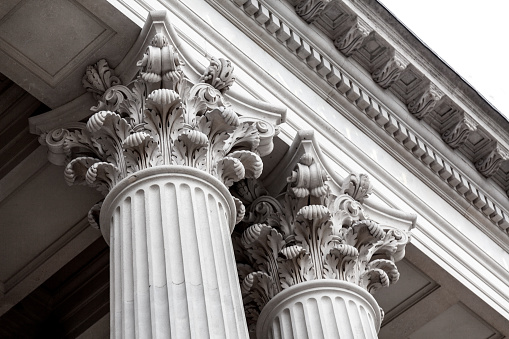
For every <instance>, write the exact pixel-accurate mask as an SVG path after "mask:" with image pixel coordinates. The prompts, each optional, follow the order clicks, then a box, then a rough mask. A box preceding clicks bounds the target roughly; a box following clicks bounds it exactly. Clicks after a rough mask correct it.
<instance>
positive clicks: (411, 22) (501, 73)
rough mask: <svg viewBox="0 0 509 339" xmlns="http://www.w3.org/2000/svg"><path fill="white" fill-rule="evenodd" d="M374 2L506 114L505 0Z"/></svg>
mask: <svg viewBox="0 0 509 339" xmlns="http://www.w3.org/2000/svg"><path fill="white" fill-rule="evenodd" d="M378 1H379V2H381V3H382V4H384V6H385V7H386V8H387V9H389V11H391V12H392V13H393V14H394V15H395V16H396V17H397V18H398V19H399V20H400V21H401V22H402V23H403V24H404V25H405V26H406V27H407V28H409V29H410V30H411V31H412V32H413V33H414V34H415V35H417V37H419V39H421V41H423V42H424V43H425V44H426V45H427V46H428V47H429V48H431V49H432V50H433V51H434V52H435V53H436V54H437V55H438V56H440V58H442V60H444V61H445V62H446V63H447V64H448V65H449V66H451V68H452V69H453V70H455V71H456V73H458V74H459V75H461V76H462V77H463V78H464V79H465V80H466V81H467V82H468V83H470V85H472V87H474V88H475V89H476V90H477V91H478V92H480V93H481V95H482V96H484V98H486V99H487V100H488V101H489V102H491V104H492V105H493V106H495V107H496V108H497V109H498V110H499V111H500V112H501V113H503V114H504V115H505V116H506V117H509V53H508V52H509V1H507V0H484V1H476V0H425V1H411V0H410V1H409V0H378Z"/></svg>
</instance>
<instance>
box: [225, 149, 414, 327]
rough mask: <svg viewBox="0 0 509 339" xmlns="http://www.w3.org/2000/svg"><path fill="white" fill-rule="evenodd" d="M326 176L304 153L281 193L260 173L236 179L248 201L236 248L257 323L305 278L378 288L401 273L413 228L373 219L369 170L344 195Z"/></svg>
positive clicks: (237, 190) (347, 183) (351, 180)
mask: <svg viewBox="0 0 509 339" xmlns="http://www.w3.org/2000/svg"><path fill="white" fill-rule="evenodd" d="M327 180H329V177H328V175H327V173H326V172H325V171H324V170H323V169H322V168H321V166H320V165H319V163H318V162H317V161H315V159H314V157H313V156H312V155H311V154H309V153H304V154H303V155H302V156H301V157H300V160H299V161H298V163H297V164H296V166H295V169H294V170H293V171H292V173H291V175H290V177H288V185H287V188H286V191H285V192H284V193H283V194H281V195H279V196H278V197H277V198H274V197H271V196H268V195H267V191H266V190H265V189H263V187H261V184H260V183H259V182H257V181H254V180H248V181H242V182H239V183H237V184H235V185H234V186H232V190H233V192H234V195H236V196H237V197H238V198H239V199H240V200H242V201H243V202H244V204H245V205H246V206H247V209H246V216H245V218H244V220H243V222H242V223H241V224H239V225H238V226H237V227H238V232H237V233H234V248H235V250H236V256H237V262H238V270H239V277H240V280H241V290H242V293H243V298H244V304H245V308H246V314H247V317H248V323H250V324H251V325H252V326H254V324H256V320H257V318H258V315H259V313H260V312H261V310H262V309H263V307H264V306H265V304H267V302H268V301H269V300H271V299H272V298H273V297H274V296H275V295H277V294H278V293H279V292H281V291H282V290H284V289H286V288H289V287H291V286H294V285H296V284H299V283H301V282H305V281H310V280H318V279H338V280H343V281H348V282H351V283H354V284H356V285H358V286H360V287H362V288H364V289H366V290H367V291H368V292H370V293H374V292H375V291H376V290H378V289H379V288H381V287H384V286H389V285H390V284H391V283H394V282H396V281H397V280H398V278H399V272H398V269H397V267H396V265H395V261H397V260H400V259H401V258H402V257H403V255H404V248H405V245H406V244H407V242H408V241H409V233H408V232H407V231H402V230H399V229H397V228H393V227H390V226H383V227H382V226H381V225H380V224H378V223H377V222H376V221H374V220H371V219H369V216H368V214H367V212H366V211H365V209H364V207H363V201H364V199H365V198H366V197H368V196H369V194H371V191H372V186H371V184H370V182H369V179H368V177H367V176H366V175H364V174H361V175H351V176H350V177H348V178H345V180H344V181H343V185H342V187H341V188H340V190H339V194H334V193H333V192H332V190H331V189H330V187H329V185H328V184H327ZM235 234H236V236H235Z"/></svg>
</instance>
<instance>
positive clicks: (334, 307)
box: [256, 279, 381, 339]
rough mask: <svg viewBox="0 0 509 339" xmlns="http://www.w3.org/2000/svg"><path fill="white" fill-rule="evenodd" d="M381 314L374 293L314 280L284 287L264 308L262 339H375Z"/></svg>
mask: <svg viewBox="0 0 509 339" xmlns="http://www.w3.org/2000/svg"><path fill="white" fill-rule="evenodd" d="M380 323H381V315H380V309H379V307H378V304H377V303H376V301H375V299H374V298H373V296H372V295H371V294H369V293H368V292H367V291H366V290H364V289H362V288H360V287H359V286H357V285H354V284H352V283H349V282H345V281H340V280H332V279H330V280H329V279H324V280H312V281H307V282H304V283H300V284H297V285H294V286H292V287H290V288H288V289H285V290H283V291H282V292H280V293H279V294H277V295H276V296H275V297H274V298H273V299H271V300H270V301H269V302H268V303H267V304H266V305H265V307H264V308H263V310H262V312H261V314H260V317H259V319H258V323H257V328H256V335H257V338H263V339H301V338H302V339H304V338H306V339H339V338H341V339H361V338H362V339H374V338H378V336H377V332H378V330H379V329H380Z"/></svg>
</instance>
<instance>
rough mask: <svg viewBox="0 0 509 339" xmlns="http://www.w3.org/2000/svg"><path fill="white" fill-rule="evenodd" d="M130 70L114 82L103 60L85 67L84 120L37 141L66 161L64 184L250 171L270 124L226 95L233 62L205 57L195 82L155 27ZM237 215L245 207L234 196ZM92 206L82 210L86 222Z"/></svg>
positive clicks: (225, 177) (255, 168)
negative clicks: (243, 114)
mask: <svg viewBox="0 0 509 339" xmlns="http://www.w3.org/2000/svg"><path fill="white" fill-rule="evenodd" d="M137 66H139V67H140V70H139V75H138V77H137V78H136V79H135V80H134V81H133V82H132V83H130V84H129V85H127V86H125V85H122V84H120V81H119V79H118V77H116V76H114V75H113V73H112V71H111V70H110V69H109V67H108V64H107V63H106V61H104V60H100V61H99V62H98V63H97V64H95V65H93V66H90V67H88V68H87V72H86V74H85V76H84V77H83V84H84V86H85V87H86V88H87V90H89V91H90V92H92V94H93V95H94V97H95V98H96V99H97V101H98V104H97V106H94V107H92V111H93V112H95V113H94V114H93V115H92V116H91V117H90V118H89V119H88V121H87V123H86V124H83V123H80V124H77V125H76V126H72V128H69V129H66V128H63V129H57V130H54V131H50V132H48V133H47V134H45V135H44V136H43V137H41V142H43V143H45V144H47V145H48V146H49V147H50V148H51V152H52V153H53V154H55V157H57V156H58V157H59V158H58V159H57V158H55V162H59V163H60V164H62V165H66V168H65V178H66V181H67V183H68V184H70V185H72V184H82V185H88V186H91V187H94V188H96V189H98V190H99V191H100V192H101V193H103V194H104V195H106V194H107V193H108V192H109V191H110V190H111V189H112V188H113V187H114V186H115V185H116V184H117V183H118V182H119V181H120V180H122V179H123V178H125V177H127V176H128V175H130V174H132V173H136V172H138V171H140V170H143V169H146V168H151V167H155V166H160V165H183V166H190V167H194V168H197V169H200V170H203V171H205V172H208V173H209V174H211V175H213V176H215V177H216V178H218V179H219V180H220V181H221V182H222V183H224V184H225V185H226V186H231V185H233V183H235V182H238V181H240V180H242V179H244V178H253V179H256V178H258V177H259V176H260V175H261V173H262V170H263V163H262V160H261V156H262V155H266V154H268V153H270V151H271V150H272V147H273V144H272V139H273V137H274V135H275V134H276V133H277V129H275V128H274V127H273V126H271V125H270V124H268V123H267V122H265V121H247V120H242V121H241V119H240V117H239V115H238V113H237V112H235V110H234V109H233V108H232V106H231V105H230V103H229V102H228V101H227V100H226V98H225V96H224V94H225V93H226V92H227V91H228V90H229V88H230V87H231V86H232V85H233V83H234V81H235V78H234V76H233V66H232V64H231V62H230V61H228V60H225V59H216V58H212V59H211V61H210V65H209V66H208V67H207V69H206V70H205V72H204V74H203V75H202V77H201V78H200V81H199V82H198V83H196V84H194V85H193V84H192V82H191V81H190V80H189V79H188V78H187V77H186V76H185V74H184V73H183V66H184V63H183V62H182V61H181V59H180V57H179V54H178V51H177V50H176V48H175V47H174V46H172V45H171V43H170V40H169V39H168V38H167V37H166V36H165V35H164V34H162V33H157V34H156V35H155V36H154V38H153V39H152V41H151V43H150V45H149V46H148V47H147V49H146V51H145V54H144V55H143V58H142V60H140V61H139V62H138V63H137ZM235 205H236V208H237V222H238V221H240V220H242V219H243V218H244V213H245V206H244V205H243V204H242V201H241V200H240V199H235ZM98 208H99V207H95V209H94V210H93V211H94V213H92V212H91V213H92V214H91V215H90V216H91V217H90V220H91V223H93V224H97V223H96V222H95V221H94V220H95V219H94V218H93V216H94V215H95V214H96V213H95V212H97V210H98Z"/></svg>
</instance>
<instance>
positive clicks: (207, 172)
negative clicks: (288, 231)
mask: <svg viewBox="0 0 509 339" xmlns="http://www.w3.org/2000/svg"><path fill="white" fill-rule="evenodd" d="M156 14H157V15H156V16H157V17H159V16H161V15H162V16H163V17H164V15H163V13H156ZM165 22H166V21H160V20H159V21H157V24H154V27H155V28H154V30H155V32H156V33H155V34H154V35H153V37H152V39H151V40H150V39H145V37H142V38H143V39H141V40H140V41H150V43H149V44H148V46H146V49H145V53H144V55H143V58H142V59H141V60H140V61H138V63H137V64H136V66H134V65H133V66H134V67H138V71H139V72H138V75H137V77H136V78H135V79H134V80H133V81H132V82H130V83H129V84H128V85H123V84H122V83H121V80H120V77H118V76H117V75H115V74H114V72H113V70H111V69H110V68H109V66H108V63H107V62H106V61H105V60H100V61H98V62H97V63H96V64H95V65H91V66H89V67H88V68H87V71H86V74H85V75H84V77H83V85H84V86H85V88H86V89H87V90H88V91H89V92H91V93H92V94H93V96H94V98H95V99H96V100H97V102H98V103H97V105H96V106H94V107H92V108H91V110H92V111H93V112H94V114H93V115H92V116H91V117H90V118H89V119H88V121H87V122H86V123H82V122H79V123H75V124H73V125H72V128H68V129H59V130H57V132H58V133H55V131H50V132H48V134H47V136H45V137H46V139H47V138H50V139H51V137H52V136H54V135H58V137H59V138H58V140H54V141H55V142H51V145H52V147H53V148H52V151H55V149H56V152H57V153H58V154H65V155H66V157H67V159H68V163H67V166H66V168H65V171H64V174H65V179H66V181H67V182H68V183H69V184H70V185H72V184H83V185H88V186H91V187H94V188H96V189H98V190H99V191H101V192H102V193H103V194H104V195H105V199H104V201H103V202H100V203H98V204H97V205H95V206H94V207H92V209H91V210H90V212H89V220H90V222H91V224H92V225H95V226H96V227H99V228H100V229H101V231H102V233H103V235H104V238H105V239H106V241H107V242H108V243H109V244H110V246H111V257H110V267H111V268H110V270H111V271H110V277H111V291H110V294H111V305H110V307H111V337H115V338H220V339H223V338H230V339H241V338H248V337H249V335H248V332H247V326H246V318H245V315H244V308H243V301H242V296H241V293H240V288H239V284H238V280H237V271H236V266H235V259H234V253H233V248H232V243H231V237H230V234H231V232H232V231H233V228H234V226H235V224H236V223H237V222H238V221H240V220H241V219H242V218H243V213H244V206H243V205H242V203H241V201H240V200H239V199H237V198H234V197H233V196H232V195H231V194H230V193H229V190H228V187H229V186H231V185H232V184H233V183H234V182H237V181H239V180H242V179H244V178H258V177H259V176H260V175H261V173H262V170H263V162H262V160H261V157H262V156H264V155H268V154H269V153H270V152H271V151H272V148H273V142H272V139H273V136H274V135H275V133H276V128H275V126H273V125H272V124H271V123H270V122H269V121H265V120H264V119H263V118H259V117H258V118H256V117H250V116H242V117H240V116H239V114H238V112H236V111H235V110H234V109H233V107H232V105H231V104H230V103H229V102H228V101H227V100H226V98H225V96H224V94H225V93H226V92H227V91H228V90H229V88H230V86H232V85H233V83H234V81H235V78H234V77H233V66H232V64H231V62H230V61H228V60H225V59H221V58H219V59H217V58H214V57H212V58H211V60H210V65H209V66H208V67H207V68H206V69H205V70H204V73H203V74H202V76H201V77H199V78H198V77H196V76H195V75H193V76H190V77H188V76H187V75H186V74H185V73H184V62H183V61H181V57H180V54H179V51H178V50H177V48H176V47H175V45H173V44H172V42H173V41H176V39H177V37H176V36H170V34H173V33H174V30H173V29H171V27H166V26H164V25H166V23H165ZM154 30H152V29H144V31H143V32H142V34H148V32H154ZM172 32H173V33H172ZM177 45H178V44H177ZM129 72H131V71H129ZM131 73H133V74H134V73H135V72H131ZM190 78H192V79H198V80H197V81H195V83H193V81H191V80H190ZM262 117H264V115H262ZM49 144H50V143H49Z"/></svg>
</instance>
